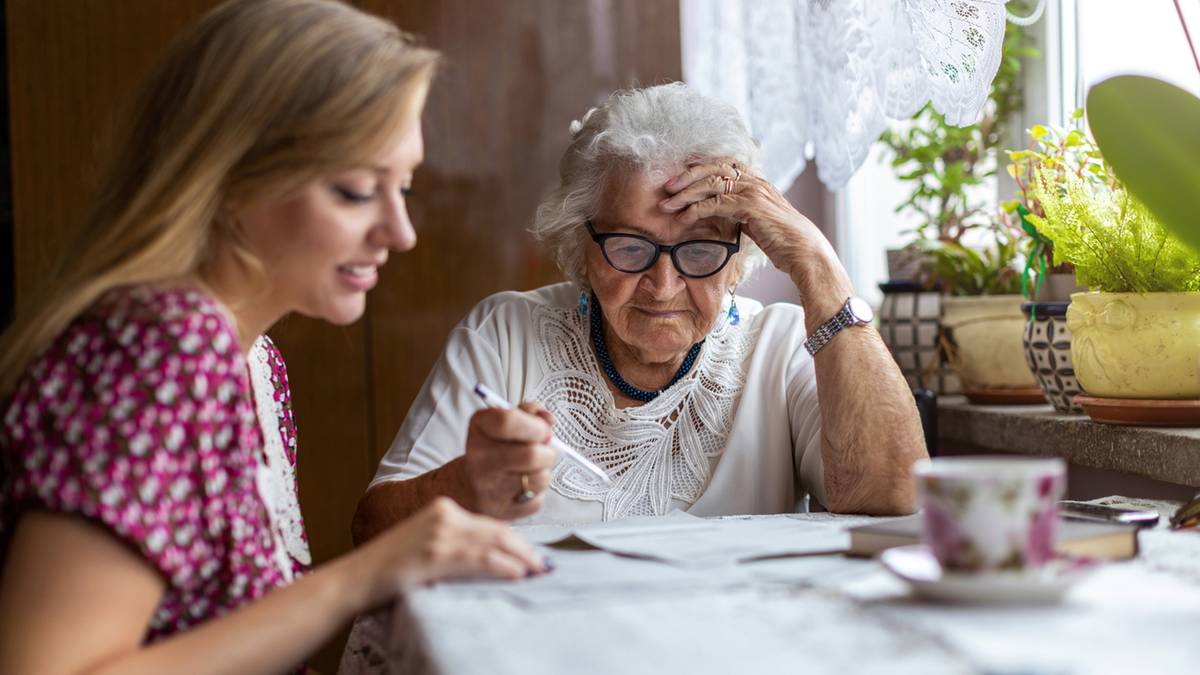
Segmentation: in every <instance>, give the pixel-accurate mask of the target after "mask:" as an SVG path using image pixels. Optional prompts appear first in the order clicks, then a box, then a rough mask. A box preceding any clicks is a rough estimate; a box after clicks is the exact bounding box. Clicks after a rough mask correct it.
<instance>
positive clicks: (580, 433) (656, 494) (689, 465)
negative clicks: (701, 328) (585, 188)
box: [533, 306, 751, 520]
mask: <svg viewBox="0 0 1200 675" xmlns="http://www.w3.org/2000/svg"><path fill="white" fill-rule="evenodd" d="M533 322H534V330H535V339H536V340H537V346H536V351H537V357H538V360H539V363H540V365H541V368H542V370H543V372H545V373H547V375H546V378H545V379H544V380H543V381H542V383H541V384H540V385H539V386H538V388H537V390H536V391H535V392H534V394H533V398H534V399H535V400H538V401H542V402H543V403H544V404H545V405H546V406H547V408H548V409H549V410H550V412H551V413H552V414H553V415H554V417H555V421H556V424H555V433H556V434H558V436H559V437H560V438H561V439H562V440H563V441H564V442H566V443H567V444H568V445H571V446H573V447H575V448H576V449H578V450H579V451H580V452H581V453H583V454H584V455H585V456H586V457H588V458H589V459H590V460H592V461H593V462H595V463H596V464H597V465H599V466H600V467H601V468H603V469H604V470H605V471H606V472H608V474H609V476H611V477H612V479H613V481H614V485H613V486H612V487H611V488H606V487H605V486H603V485H601V484H600V483H599V482H596V481H595V480H593V479H592V478H591V477H590V474H587V473H585V472H584V471H582V470H581V469H579V468H578V467H576V466H575V465H573V464H570V463H568V462H560V463H559V464H558V465H557V466H556V467H555V468H554V470H553V471H552V472H551V478H550V482H551V485H552V486H553V487H554V489H555V490H557V491H558V492H560V493H562V494H563V495H565V496H567V497H568V498H572V499H580V500H589V501H598V502H602V503H603V505H604V512H603V519H604V520H613V519H617V518H623V517H625V516H643V515H663V514H665V513H667V512H668V511H670V509H671V503H672V500H678V501H681V502H684V503H685V504H688V505H691V504H692V503H694V502H695V501H696V500H697V499H698V498H699V497H700V495H701V494H703V493H704V489H705V487H707V485H708V480H709V475H710V473H711V466H710V465H711V460H712V458H714V457H717V456H718V455H720V454H721V452H722V451H723V450H724V448H725V441H726V439H727V437H728V435H729V428H730V423H731V420H732V417H733V412H734V409H735V408H736V406H737V402H738V400H739V397H740V395H741V392H742V388H743V386H744V384H745V382H746V374H745V371H744V369H743V357H744V356H745V354H746V352H747V350H748V348H749V345H750V341H751V336H750V335H749V333H748V332H747V331H746V330H745V329H744V327H743V326H734V325H732V324H730V323H728V322H727V321H724V320H721V321H719V322H718V326H717V328H716V329H714V330H713V332H712V333H711V334H709V336H708V338H707V340H706V341H705V344H704V348H703V349H702V350H701V352H700V356H699V358H698V359H697V360H696V365H695V366H694V367H693V369H692V371H691V372H690V373H689V374H688V375H686V376H685V377H684V378H683V379H681V380H680V381H679V382H677V383H676V384H675V385H674V386H672V387H670V388H669V389H667V390H666V391H664V392H663V393H662V394H661V395H659V397H658V398H656V399H654V400H653V401H651V402H649V403H646V404H644V405H641V406H635V407H629V408H623V409H618V408H617V407H616V403H615V401H614V399H613V396H612V392H610V391H609V389H608V387H607V386H606V385H605V383H604V375H603V374H602V373H601V372H600V370H599V367H598V366H597V365H596V359H595V357H594V356H593V354H592V349H591V343H590V341H589V337H588V336H589V333H588V323H587V318H586V317H581V316H579V313H578V312H577V311H575V310H574V308H562V307H544V306H543V307H537V308H535V309H534V313H533Z"/></svg>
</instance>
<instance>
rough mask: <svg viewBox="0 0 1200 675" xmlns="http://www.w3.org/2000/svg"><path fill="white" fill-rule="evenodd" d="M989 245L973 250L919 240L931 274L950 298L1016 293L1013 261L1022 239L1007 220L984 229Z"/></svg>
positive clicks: (1017, 279) (1017, 280)
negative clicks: (951, 296) (990, 241)
mask: <svg viewBox="0 0 1200 675" xmlns="http://www.w3.org/2000/svg"><path fill="white" fill-rule="evenodd" d="M985 227H986V229H987V230H988V231H989V232H990V234H991V238H992V242H993V243H992V244H991V245H990V246H985V247H983V248H982V249H975V248H972V247H970V246H966V245H964V244H962V243H960V242H957V241H922V242H921V243H920V246H921V249H922V250H923V251H925V252H926V253H927V255H928V260H929V265H930V266H931V268H932V269H931V270H930V271H931V272H932V274H933V276H934V277H935V278H937V279H938V280H940V281H941V282H942V288H943V290H944V291H945V292H946V293H948V294H950V295H1000V294H1009V293H1019V292H1020V290H1021V273H1020V272H1018V271H1017V266H1016V262H1017V259H1018V257H1019V256H1020V253H1021V243H1022V240H1023V239H1022V237H1021V235H1020V233H1019V232H1018V231H1017V230H1016V229H1015V227H1014V226H1013V225H1012V223H1011V221H1010V220H1008V219H1001V220H998V221H995V222H993V223H991V224H989V225H987V226H985Z"/></svg>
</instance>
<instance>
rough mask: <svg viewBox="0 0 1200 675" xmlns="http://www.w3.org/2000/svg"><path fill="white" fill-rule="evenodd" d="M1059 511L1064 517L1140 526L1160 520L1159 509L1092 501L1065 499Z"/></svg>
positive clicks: (1147, 525) (1149, 524) (1059, 506)
mask: <svg viewBox="0 0 1200 675" xmlns="http://www.w3.org/2000/svg"><path fill="white" fill-rule="evenodd" d="M1058 513H1059V515H1061V516H1062V517H1063V518H1073V519H1075V520H1094V521H1100V522H1104V523H1127V524H1130V525H1137V526H1138V527H1150V526H1151V525H1154V524H1155V523H1157V522H1158V511H1151V510H1148V509H1131V508H1124V507H1120V506H1104V505H1102V504H1093V503H1092V502H1077V501H1071V500H1064V501H1061V502H1059V503H1058Z"/></svg>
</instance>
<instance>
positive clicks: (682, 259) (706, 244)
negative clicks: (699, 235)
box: [586, 220, 742, 279]
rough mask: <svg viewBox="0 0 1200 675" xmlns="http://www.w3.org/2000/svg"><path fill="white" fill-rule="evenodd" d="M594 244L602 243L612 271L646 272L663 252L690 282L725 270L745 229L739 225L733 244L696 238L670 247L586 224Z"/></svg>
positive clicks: (590, 223)
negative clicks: (599, 230)
mask: <svg viewBox="0 0 1200 675" xmlns="http://www.w3.org/2000/svg"><path fill="white" fill-rule="evenodd" d="M586 225H587V229H588V232H589V233H591V235H592V241H594V242H596V243H597V244H600V252H601V253H603V254H604V259H605V260H607V261H608V264H609V265H612V267H613V269H615V270H617V271H620V272H628V273H629V274H637V273H638V272H645V271H646V270H648V269H650V268H651V267H654V263H656V262H658V256H659V255H661V254H663V253H669V254H670V255H671V262H672V263H674V264H675V269H677V270H679V273H680V274H682V275H683V276H685V277H688V278H690V279H703V278H704V277H711V276H712V275H714V274H716V273H717V272H720V271H721V270H722V269H724V267H725V265H726V264H727V263H728V262H729V259H730V258H732V257H733V254H734V253H737V252H738V249H740V248H741V247H742V226H741V225H738V231H737V241H736V242H734V243H732V244H730V243H729V242H727V241H713V240H711V239H693V240H691V241H681V242H679V243H678V244H675V245H674V246H667V245H666V244H660V243H658V242H656V241H652V240H650V239H647V238H645V237H642V236H639V235H636V234H621V233H614V234H599V233H597V232H596V229H595V228H594V227H592V221H590V220H589V221H587V223H586Z"/></svg>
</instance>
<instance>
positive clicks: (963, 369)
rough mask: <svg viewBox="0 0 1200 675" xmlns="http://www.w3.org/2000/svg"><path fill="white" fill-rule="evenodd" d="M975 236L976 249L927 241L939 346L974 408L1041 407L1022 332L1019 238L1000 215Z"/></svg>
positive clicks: (953, 243)
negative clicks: (937, 292)
mask: <svg viewBox="0 0 1200 675" xmlns="http://www.w3.org/2000/svg"><path fill="white" fill-rule="evenodd" d="M976 234H977V235H986V236H985V237H984V239H985V241H990V243H986V244H984V245H983V246H981V247H978V248H977V247H972V246H967V245H964V244H962V243H960V242H955V241H947V242H928V243H926V244H925V250H926V251H927V254H928V259H929V261H930V275H931V277H932V278H935V279H937V280H938V281H939V282H940V283H941V285H942V287H943V289H944V290H945V293H946V296H945V297H944V298H943V299H942V319H941V325H942V332H941V347H942V350H943V352H944V353H945V354H946V355H947V358H948V360H949V361H950V363H951V365H952V366H953V367H954V369H955V371H957V373H958V376H959V378H960V380H961V382H962V390H963V393H964V394H966V396H967V398H968V399H970V400H971V401H972V402H975V403H1041V402H1042V395H1041V391H1040V390H1039V389H1038V388H1037V382H1036V381H1034V378H1033V376H1032V375H1031V374H1030V372H1029V370H1028V368H1027V367H1026V365H1025V355H1024V351H1023V349H1022V346H1021V334H1022V332H1023V331H1024V328H1025V321H1024V319H1023V317H1022V316H1021V300H1022V298H1021V295H1020V288H1021V273H1020V271H1019V264H1020V262H1021V247H1022V243H1023V237H1022V235H1021V233H1020V230H1019V228H1017V227H1016V226H1015V225H1014V224H1013V222H1012V220H1011V218H1009V217H1008V216H1007V214H1003V213H1001V214H1000V215H999V216H998V217H997V218H996V219H995V220H994V221H993V222H991V223H989V224H988V225H987V226H986V227H983V228H980V232H977V233H976Z"/></svg>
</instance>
